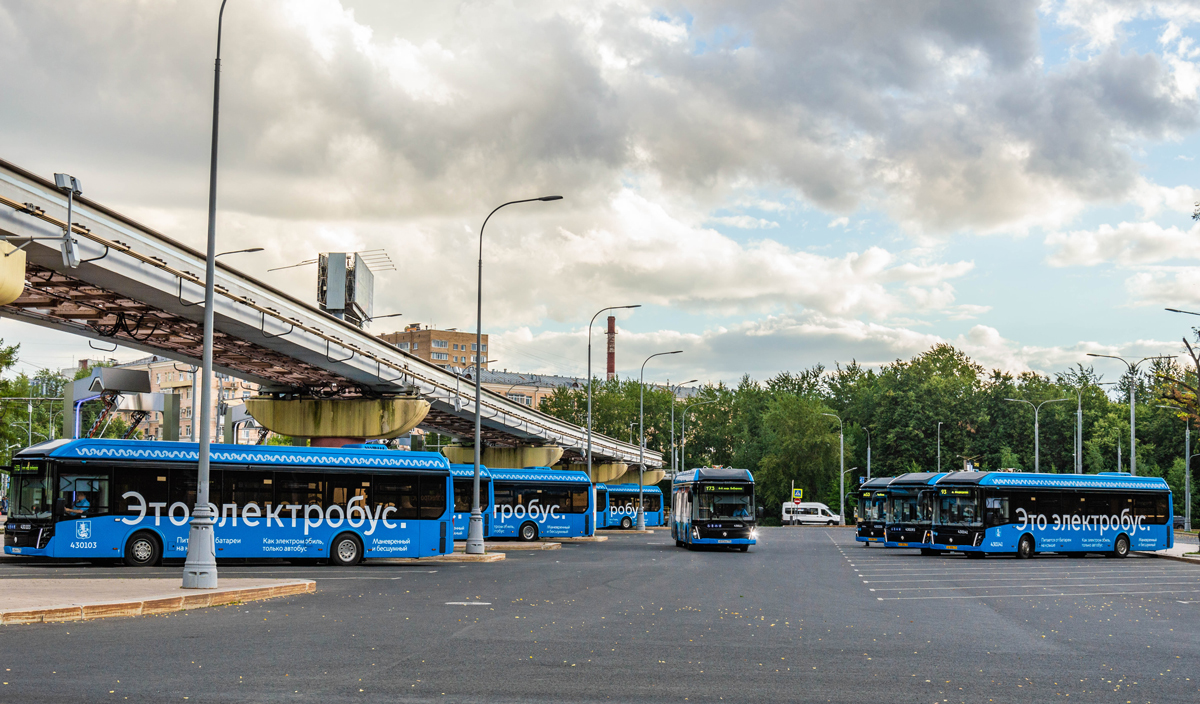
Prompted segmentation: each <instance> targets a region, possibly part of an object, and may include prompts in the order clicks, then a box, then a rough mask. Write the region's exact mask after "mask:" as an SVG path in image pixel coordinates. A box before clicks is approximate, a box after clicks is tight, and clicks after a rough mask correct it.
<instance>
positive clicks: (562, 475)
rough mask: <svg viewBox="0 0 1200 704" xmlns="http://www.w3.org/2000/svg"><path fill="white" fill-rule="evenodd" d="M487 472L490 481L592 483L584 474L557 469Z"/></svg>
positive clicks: (496, 469) (492, 470) (491, 470)
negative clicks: (490, 478)
mask: <svg viewBox="0 0 1200 704" xmlns="http://www.w3.org/2000/svg"><path fill="white" fill-rule="evenodd" d="M472 467H474V465H472ZM488 472H489V473H490V474H491V476H492V479H494V480H496V481H500V480H505V481H524V482H569V483H572V484H577V483H581V482H582V483H586V484H591V483H592V482H591V479H590V478H589V477H588V475H587V473H586V472H569V471H566V470H558V469H549V468H546V469H542V468H540V467H539V468H532V467H531V468H527V469H500V468H495V467H493V468H490V469H489V470H488Z"/></svg>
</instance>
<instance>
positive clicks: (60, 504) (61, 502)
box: [54, 496, 67, 516]
mask: <svg viewBox="0 0 1200 704" xmlns="http://www.w3.org/2000/svg"><path fill="white" fill-rule="evenodd" d="M66 512H67V500H66V499H64V498H62V497H61V496H60V497H59V498H57V499H55V500H54V515H56V516H61V515H63V514H64V513H66Z"/></svg>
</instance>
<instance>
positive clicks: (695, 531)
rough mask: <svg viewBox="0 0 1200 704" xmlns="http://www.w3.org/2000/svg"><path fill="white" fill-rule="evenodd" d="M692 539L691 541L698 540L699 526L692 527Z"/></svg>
mask: <svg viewBox="0 0 1200 704" xmlns="http://www.w3.org/2000/svg"><path fill="white" fill-rule="evenodd" d="M692 539H693V540H699V539H700V527H699V526H692Z"/></svg>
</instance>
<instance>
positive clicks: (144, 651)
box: [0, 527, 1200, 703]
mask: <svg viewBox="0 0 1200 704" xmlns="http://www.w3.org/2000/svg"><path fill="white" fill-rule="evenodd" d="M763 533H764V537H763V539H762V543H761V544H760V545H759V546H758V547H756V548H753V549H752V550H751V552H749V553H748V554H741V553H725V552H687V551H684V550H681V549H678V548H676V547H674V544H673V542H671V541H669V540H668V539H667V538H666V536H665V535H663V534H662V533H658V534H655V535H624V536H615V537H613V538H612V539H611V540H609V541H607V542H604V543H593V544H569V543H568V544H564V545H563V547H562V549H561V550H556V551H552V552H532V553H509V555H508V559H507V560H506V561H504V562H500V563H494V564H471V565H420V564H415V565H403V566H391V565H388V566H363V567H358V568H352V569H335V568H328V567H312V568H297V567H291V566H287V565H260V566H252V565H228V566H225V567H223V568H222V571H221V574H222V575H224V576H227V577H235V576H250V575H271V576H279V577H284V576H288V577H290V576H299V577H313V578H315V579H317V580H318V581H317V589H318V592H317V594H316V595H312V596H306V597H294V598H287V599H280V600H275V601H271V602H265V603H260V604H251V605H245V606H240V607H232V606H231V607H224V608H216V609H209V610H203V611H195V612H190V613H186V614H176V615H171V616H170V617H147V618H137V619H116V620H106V621H96V622H85V623H70V624H58V625H54V624H48V625H36V626H9V627H4V628H2V629H0V663H2V666H3V668H4V671H3V673H2V674H3V678H4V679H3V681H4V682H6V684H3V685H0V701H5V702H10V701H11V702H51V701H54V702H57V701H64V700H66V699H73V700H78V701H124V698H126V697H128V699H129V700H130V701H139V700H154V701H180V702H182V701H184V700H185V698H187V701H189V702H208V701H320V702H340V701H381V700H387V701H402V702H403V701H430V700H439V701H512V702H528V701H545V702H558V701H692V702H699V701H704V702H708V701H731V702H756V701H805V702H818V701H836V702H855V703H862V702H871V703H874V702H879V703H890V702H989V701H991V702H1047V701H1065V702H1077V701H1082V702H1196V701H1200V667H1197V662H1200V635H1198V634H1200V567H1196V566H1194V565H1190V564H1183V563H1179V562H1174V561H1169V560H1159V559H1154V558H1136V557H1135V558H1129V559H1126V560H1113V559H1103V558H1096V557H1093V558H1089V559H1085V560H1080V559H1069V558H1062V557H1056V556H1043V557H1039V558H1037V559H1034V560H1030V561H1027V562H1019V561H1017V560H1014V559H1000V558H996V559H988V560H984V561H975V560H967V559H966V558H964V557H962V556H952V557H940V558H928V557H921V556H919V555H917V554H915V553H913V552H908V551H894V550H888V551H885V550H884V549H882V548H878V547H875V548H870V549H865V548H862V547H861V546H859V545H858V544H857V543H855V542H853V537H852V534H851V532H850V531H849V530H845V529H829V528H824V527H809V528H777V529H766V530H764V531H763ZM129 573H130V570H127V569H125V568H95V567H84V566H70V567H64V566H43V565H29V564H15V563H11V562H4V563H0V578H4V579H20V578H25V577H35V576H38V577H50V576H54V577H64V576H65V577H70V576H79V577H85V576H86V577H97V576H104V575H111V576H127V575H128V574H129ZM137 574H145V575H147V576H148V575H150V574H178V568H176V567H172V568H165V569H155V570H143V571H138V572H137ZM8 584H10V585H11V582H10V583H8ZM9 588H11V586H10V587H9ZM449 602H462V603H449ZM1068 695H1069V697H1068Z"/></svg>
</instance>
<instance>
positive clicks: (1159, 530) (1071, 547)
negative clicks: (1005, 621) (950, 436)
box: [933, 472, 1175, 558]
mask: <svg viewBox="0 0 1200 704" xmlns="http://www.w3.org/2000/svg"><path fill="white" fill-rule="evenodd" d="M934 489H935V492H934V496H935V506H934V513H933V543H934V545H933V547H934V548H935V549H937V550H945V551H956V552H965V553H967V554H969V555H970V556H972V557H984V556H986V555H992V554H1000V553H1010V554H1011V553H1015V554H1016V555H1017V557H1020V558H1028V557H1031V556H1033V555H1034V554H1035V553H1039V552H1060V553H1068V554H1070V555H1071V556H1073V557H1083V556H1085V555H1086V554H1087V553H1089V552H1091V553H1105V554H1108V555H1112V556H1115V557H1125V556H1126V555H1128V554H1129V551H1130V550H1165V549H1167V548H1169V547H1171V546H1172V545H1173V544H1174V539H1175V535H1174V530H1173V529H1172V526H1171V516H1172V513H1173V507H1172V501H1171V499H1172V497H1171V490H1170V489H1169V488H1168V487H1167V483H1166V481H1164V480H1163V479H1160V478H1158V477H1134V476H1130V474H1129V473H1128V472H1101V473H1100V474H1032V473H1026V472H1021V473H1017V472H954V473H952V474H948V475H946V476H944V477H941V478H940V479H939V480H938V481H937V484H936V485H935V486H934Z"/></svg>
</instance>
